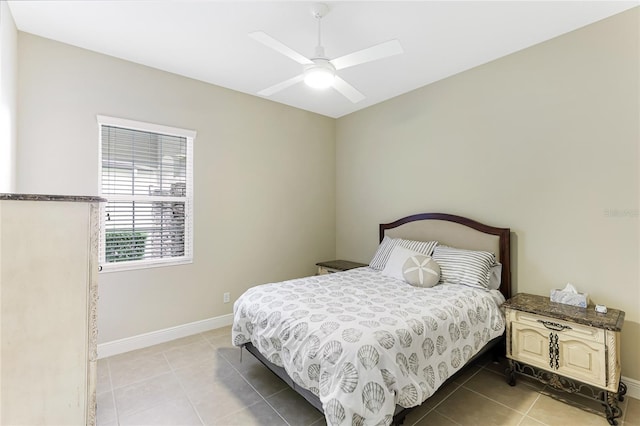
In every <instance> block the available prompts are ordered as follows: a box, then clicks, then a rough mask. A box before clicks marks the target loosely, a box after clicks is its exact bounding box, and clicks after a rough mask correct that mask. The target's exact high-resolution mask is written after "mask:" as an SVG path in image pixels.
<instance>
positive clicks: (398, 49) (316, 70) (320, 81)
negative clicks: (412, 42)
mask: <svg viewBox="0 0 640 426" xmlns="http://www.w3.org/2000/svg"><path fill="white" fill-rule="evenodd" d="M328 11H329V7H328V6H327V5H326V4H324V3H316V4H314V5H313V6H312V8H311V13H312V14H313V16H314V17H315V18H316V19H317V20H318V45H317V46H316V50H315V55H314V57H313V58H307V57H306V56H304V55H301V54H300V53H298V52H296V51H295V50H293V49H291V48H290V47H288V46H286V45H284V44H283V43H281V42H280V41H278V40H276V39H274V38H273V37H271V36H270V35H268V34H266V33H264V32H262V31H255V32H252V33H249V37H251V38H252V39H254V40H256V41H259V42H260V43H262V44H264V45H265V46H267V47H270V48H271V49H273V50H275V51H277V52H279V53H281V54H283V55H285V56H287V57H288V58H290V59H293V60H294V61H296V62H297V63H299V64H300V65H303V66H304V71H303V72H302V74H299V75H297V76H295V77H292V78H290V79H288V80H285V81H283V82H280V83H278V84H274V85H273V86H270V87H267V88H266V89H263V90H261V91H259V92H258V94H259V95H261V96H271V95H273V94H274V93H276V92H279V91H280V90H283V89H286V88H287V87H290V86H293V85H294V84H296V83H299V82H301V81H304V82H305V83H306V84H307V85H308V86H310V87H313V88H316V89H325V88H328V87H333V88H334V89H336V90H337V91H338V92H339V93H341V94H342V95H343V96H344V97H346V98H347V99H349V100H350V101H351V102H353V103H357V102H360V101H361V100H363V99H364V98H365V96H364V95H363V94H362V93H360V92H359V91H358V90H357V89H356V88H355V87H353V86H352V85H351V84H349V83H347V82H346V81H344V80H343V79H342V78H340V76H338V75H336V71H339V70H342V69H345V68H349V67H353V66H356V65H360V64H364V63H366V62H371V61H375V60H378V59H383V58H387V57H389V56H393V55H398V54H400V53H403V50H402V46H401V45H400V42H399V41H398V40H389V41H386V42H384V43H380V44H376V45H374V46H371V47H368V48H366V49H362V50H358V51H357V52H353V53H349V54H347V55H344V56H341V57H339V58H334V59H329V58H328V57H327V56H326V55H325V53H324V47H323V46H322V42H321V38H320V37H321V21H322V18H323V17H324V16H325V15H326V14H327V12H328Z"/></svg>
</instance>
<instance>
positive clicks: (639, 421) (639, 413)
mask: <svg viewBox="0 0 640 426" xmlns="http://www.w3.org/2000/svg"><path fill="white" fill-rule="evenodd" d="M624 399H625V402H626V407H625V412H624V414H623V415H624V423H625V425H640V400H638V399H635V398H631V397H630V396H625V397H624Z"/></svg>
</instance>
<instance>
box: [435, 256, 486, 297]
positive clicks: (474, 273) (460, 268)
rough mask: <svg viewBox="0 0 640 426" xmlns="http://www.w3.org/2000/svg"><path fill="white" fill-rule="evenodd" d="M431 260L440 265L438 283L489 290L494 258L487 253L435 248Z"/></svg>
mask: <svg viewBox="0 0 640 426" xmlns="http://www.w3.org/2000/svg"><path fill="white" fill-rule="evenodd" d="M432 257H433V259H434V260H435V261H436V262H438V265H440V282H441V283H445V282H446V283H451V284H464V285H468V286H471V287H479V288H484V289H486V288H489V276H490V272H491V267H492V266H493V265H494V264H495V263H496V257H495V255H494V254H493V253H489V252H488V251H473V250H464V249H458V248H454V247H447V246H437V247H436V248H435V250H434V251H433V256H432Z"/></svg>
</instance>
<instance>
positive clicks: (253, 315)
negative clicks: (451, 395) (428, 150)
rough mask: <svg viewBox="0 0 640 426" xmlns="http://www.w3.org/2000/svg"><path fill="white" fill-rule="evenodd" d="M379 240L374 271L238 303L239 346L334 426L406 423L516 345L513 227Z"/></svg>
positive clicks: (393, 226)
mask: <svg viewBox="0 0 640 426" xmlns="http://www.w3.org/2000/svg"><path fill="white" fill-rule="evenodd" d="M379 231H380V246H379V247H378V250H377V251H376V254H375V256H374V258H373V259H372V261H371V263H370V266H369V267H363V268H356V269H352V270H349V271H344V272H339V273H334V274H328V275H322V276H313V277H306V278H301V279H294V280H289V281H284V282H280V283H271V284H265V285H259V286H255V287H252V288H250V289H249V290H247V292H245V293H244V294H243V295H242V296H241V297H240V298H239V299H238V300H237V301H236V302H235V304H234V324H233V328H232V339H233V343H234V345H236V346H240V347H243V348H246V349H247V350H248V351H249V352H250V353H251V354H252V355H253V356H255V357H256V358H258V359H259V360H260V361H261V362H262V363H264V364H265V365H266V366H267V367H268V368H269V369H271V370H272V371H273V372H274V373H275V374H277V375H278V376H279V377H280V378H281V379H282V380H284V381H285V382H286V383H288V384H289V386H291V388H293V389H294V390H295V391H297V392H298V393H299V394H301V395H302V396H303V397H304V398H305V399H306V400H307V401H309V402H310V403H311V404H312V405H313V406H314V407H316V408H317V409H318V410H320V411H322V412H323V413H324V415H325V418H326V420H327V424H329V425H348V424H354V425H377V424H380V425H389V424H392V423H393V424H401V423H402V421H403V420H404V417H405V416H406V414H407V413H408V411H409V410H410V409H411V408H412V407H415V406H418V405H420V404H421V403H422V402H424V401H425V400H426V399H428V398H429V397H430V396H431V395H433V394H434V393H435V392H436V391H437V389H438V388H439V387H441V386H442V385H443V384H445V383H446V382H447V381H448V380H451V378H452V377H453V376H454V375H455V374H456V373H458V372H459V371H461V370H462V369H463V368H464V367H465V366H466V365H468V364H470V363H471V362H472V361H473V360H474V359H476V358H477V357H478V356H480V355H481V354H483V353H485V352H486V351H487V350H489V349H490V348H492V347H495V345H498V344H500V343H501V342H502V341H503V339H504V337H503V336H504V314H503V312H502V310H501V309H500V305H501V303H502V302H504V300H505V298H509V297H510V295H511V272H510V267H511V265H510V230H509V229H508V228H497V227H493V226H488V225H485V224H481V223H479V222H476V221H474V220H471V219H468V218H464V217H460V216H455V215H449V214H442V213H422V214H417V215H412V216H408V217H404V218H402V219H399V220H396V221H394V222H391V223H385V224H381V225H380V226H379ZM434 260H435V262H436V263H437V264H436V265H434ZM411 262H413V263H411ZM418 264H420V265H422V266H415V265H418ZM427 264H428V265H429V266H424V265H427ZM412 265H413V266H415V267H412V268H410V266H412ZM429 268H432V269H437V273H438V278H437V279H436V281H433V280H434V278H433V277H431V275H430V274H434V275H435V272H433V271H432V269H429ZM416 271H417V272H416ZM423 272H424V273H423ZM407 281H408V282H411V284H408V282H407ZM434 282H436V283H437V284H435V285H434V284H433V283H434Z"/></svg>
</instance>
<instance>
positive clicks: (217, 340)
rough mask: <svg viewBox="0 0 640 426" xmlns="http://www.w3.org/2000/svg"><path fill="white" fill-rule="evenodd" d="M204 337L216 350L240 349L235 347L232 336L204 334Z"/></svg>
mask: <svg viewBox="0 0 640 426" xmlns="http://www.w3.org/2000/svg"><path fill="white" fill-rule="evenodd" d="M203 337H204V338H205V340H207V341H208V342H209V343H211V345H213V346H214V347H216V348H235V349H236V350H237V349H238V348H237V347H236V346H233V343H232V342H231V335H230V334H218V335H211V334H203Z"/></svg>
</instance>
